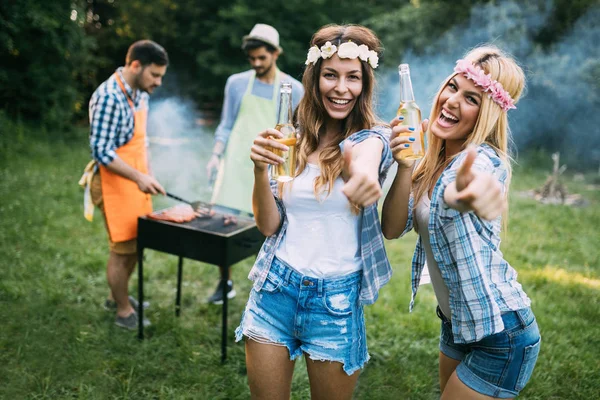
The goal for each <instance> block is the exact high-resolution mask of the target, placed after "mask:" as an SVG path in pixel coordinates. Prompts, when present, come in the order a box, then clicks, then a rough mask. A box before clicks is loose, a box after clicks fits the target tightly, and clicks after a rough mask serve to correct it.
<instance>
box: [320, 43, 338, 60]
mask: <svg viewBox="0 0 600 400" xmlns="http://www.w3.org/2000/svg"><path fill="white" fill-rule="evenodd" d="M342 46H343V45H342ZM342 46H340V48H341V47H342ZM336 51H337V47H336V45H334V44H331V42H327V43H325V44H324V45H323V46H321V57H323V60H326V59H328V58H329V57H331V56H332V55H334V54H335V52H336Z"/></svg>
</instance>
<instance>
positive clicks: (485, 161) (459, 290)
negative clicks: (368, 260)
mask: <svg viewBox="0 0 600 400" xmlns="http://www.w3.org/2000/svg"><path fill="white" fill-rule="evenodd" d="M465 154H466V153H464V152H463V153H462V154H460V155H459V156H457V157H456V158H455V159H454V160H453V161H452V163H451V164H450V165H449V166H448V167H446V169H445V170H444V172H443V173H442V175H441V176H440V179H438V181H437V183H436V185H435V188H434V189H433V194H432V196H431V209H430V217H429V225H428V229H429V233H430V242H431V250H432V252H433V255H434V257H435V261H436V262H437V264H438V266H439V268H440V272H441V274H442V277H443V279H444V282H445V283H446V285H447V286H448V290H449V292H450V310H451V312H452V316H451V320H452V334H453V336H454V342H455V343H471V342H477V341H479V340H481V339H482V338H484V337H486V336H489V335H492V334H494V333H498V332H501V331H502V330H504V323H503V322H502V318H501V316H500V315H501V313H502V312H505V311H511V310H519V309H522V308H526V307H529V305H530V304H531V301H530V300H529V298H528V297H527V295H526V294H525V292H524V291H523V289H522V288H521V285H520V284H519V282H517V272H516V271H515V270H514V269H513V268H512V267H511V266H510V265H509V264H508V262H507V261H506V260H505V259H504V258H503V256H502V252H501V251H500V230H501V217H498V218H496V219H495V220H494V221H484V220H482V219H480V218H479V217H477V216H476V215H475V213H473V212H466V213H461V212H459V211H457V210H454V209H452V208H450V207H448V206H447V205H446V203H445V202H444V191H445V189H446V187H447V186H448V185H449V184H450V183H451V182H453V181H455V180H456V173H457V171H458V168H459V166H460V165H461V164H462V161H463V160H464V158H465ZM473 168H475V169H477V170H479V171H484V172H489V173H492V174H493V175H494V176H496V177H497V178H498V181H499V182H500V183H502V184H503V185H504V184H505V182H506V179H507V177H508V171H507V169H506V167H505V166H504V164H503V162H502V160H501V159H500V158H499V157H498V155H497V154H496V152H495V151H494V150H493V149H492V148H491V147H490V146H488V145H487V144H484V145H481V146H479V148H478V155H477V158H476V159H475V162H474V164H473ZM413 207H414V198H413V196H412V195H411V198H410V201H409V212H408V215H409V217H408V221H407V224H406V227H405V230H404V232H403V235H404V234H405V233H407V232H409V231H410V230H411V229H412V228H413ZM425 261H426V255H425V249H424V248H423V244H422V242H421V237H420V236H419V238H418V239H417V248H416V249H415V253H414V256H413V261H412V299H411V302H410V311H412V309H413V306H414V303H415V297H416V295H417V289H418V287H419V282H420V280H421V273H422V272H423V266H424V265H425Z"/></svg>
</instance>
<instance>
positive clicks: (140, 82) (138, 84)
mask: <svg viewBox="0 0 600 400" xmlns="http://www.w3.org/2000/svg"><path fill="white" fill-rule="evenodd" d="M143 74H144V69H142V71H141V72H140V73H139V75H137V76H136V77H135V86H136V89H139V90H141V91H142V92H146V93H152V91H153V90H154V89H155V88H156V87H155V86H144V82H143V79H142V77H143Z"/></svg>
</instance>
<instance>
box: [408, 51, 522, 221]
mask: <svg viewBox="0 0 600 400" xmlns="http://www.w3.org/2000/svg"><path fill="white" fill-rule="evenodd" d="M464 59H466V60H469V61H471V62H472V63H473V64H475V65H477V66H479V67H481V68H482V69H483V70H484V71H485V73H486V74H491V78H492V79H493V80H496V81H498V82H500V83H501V84H502V86H503V87H504V89H505V90H506V91H508V93H510V95H511V97H512V98H513V99H514V101H515V103H516V102H517V101H518V100H519V97H520V96H521V94H522V93H523V89H524V88H525V74H524V73H523V70H522V69H521V67H519V65H518V64H517V62H516V61H515V60H514V59H513V58H512V57H511V56H509V55H507V54H506V53H504V52H503V51H502V50H500V49H498V48H497V47H495V46H492V45H485V46H480V47H476V48H474V49H473V50H471V51H469V52H468V53H467V54H466V55H465V57H464ZM455 75H456V73H453V74H452V75H450V76H449V77H448V78H447V79H445V80H444V82H443V83H442V85H441V87H440V89H439V91H438V93H437V95H436V96H435V99H434V100H433V106H432V109H431V115H430V117H429V121H430V122H429V126H430V127H431V125H432V123H433V121H435V119H436V118H437V117H438V116H439V113H440V111H441V110H440V105H439V97H440V95H441V93H442V91H443V90H444V88H445V87H446V85H448V83H449V82H450V80H451V79H452V78H453V77H454V76H455ZM426 135H427V141H428V148H427V152H426V154H425V157H424V158H423V160H421V162H420V163H419V165H418V166H417V168H416V169H415V171H414V173H413V176H412V181H413V191H414V198H415V204H417V202H418V201H419V199H420V198H421V196H422V195H423V194H424V193H426V192H427V191H428V190H429V189H430V188H431V187H433V185H435V183H436V178H437V176H438V174H437V173H438V172H440V170H443V168H445V167H446V166H447V165H448V164H450V162H452V160H453V159H454V158H455V157H456V156H458V154H455V155H454V156H452V157H450V158H448V159H446V156H445V141H444V140H442V139H439V138H437V137H436V136H435V135H433V134H432V133H431V129H428V130H427V132H426ZM509 138H510V128H509V126H508V118H507V115H506V112H505V111H503V110H502V108H500V106H499V105H498V104H496V103H495V102H494V101H493V100H492V99H490V98H489V97H488V96H486V95H484V96H483V97H482V99H481V106H480V108H479V115H478V116H477V121H476V123H475V126H474V127H473V131H472V132H471V133H470V134H469V135H468V136H467V139H466V141H465V143H464V147H466V146H468V145H469V144H471V143H473V144H475V145H481V144H483V143H487V144H488V145H490V146H491V147H492V148H493V149H494V150H495V151H496V153H497V154H498V156H499V157H500V158H501V159H502V161H503V162H504V163H505V165H506V168H507V170H508V178H507V180H506V190H505V193H508V186H509V184H510V177H511V166H510V161H511V159H510V156H509V154H508V144H509ZM459 154H460V153H459ZM505 221H506V219H505Z"/></svg>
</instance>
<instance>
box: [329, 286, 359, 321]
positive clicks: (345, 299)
mask: <svg viewBox="0 0 600 400" xmlns="http://www.w3.org/2000/svg"><path fill="white" fill-rule="evenodd" d="M356 301H357V299H356V291H355V289H346V290H343V291H337V292H325V295H324V296H323V305H324V306H325V309H326V310H327V311H328V312H329V313H330V314H332V315H350V314H352V310H353V309H354V306H355V304H356Z"/></svg>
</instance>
